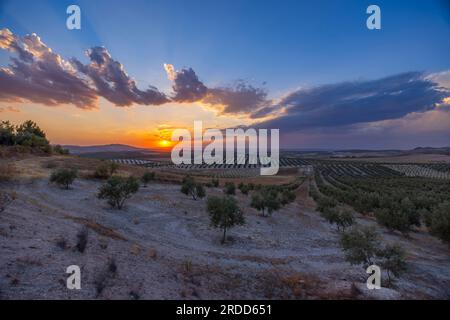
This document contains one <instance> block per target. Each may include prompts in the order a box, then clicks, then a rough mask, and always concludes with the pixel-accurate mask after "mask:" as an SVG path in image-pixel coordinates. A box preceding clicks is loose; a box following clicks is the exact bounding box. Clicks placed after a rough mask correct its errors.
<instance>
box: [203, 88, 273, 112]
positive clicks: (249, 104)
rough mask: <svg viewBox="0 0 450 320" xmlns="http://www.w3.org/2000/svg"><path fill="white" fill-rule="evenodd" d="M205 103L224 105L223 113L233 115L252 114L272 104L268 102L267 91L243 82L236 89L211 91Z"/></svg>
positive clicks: (204, 100) (215, 89)
mask: <svg viewBox="0 0 450 320" xmlns="http://www.w3.org/2000/svg"><path fill="white" fill-rule="evenodd" d="M203 102H205V103H209V104H212V105H223V106H224V109H223V110H222V112H223V113H231V114H239V113H248V114H251V113H254V112H255V111H256V110H259V109H261V108H262V107H265V106H266V105H268V104H269V103H270V102H269V101H268V100H267V91H266V90H264V89H261V88H255V87H253V86H252V85H250V84H247V83H245V82H244V81H242V80H241V81H238V82H237V84H236V85H235V86H234V87H224V88H213V89H209V90H208V94H207V95H206V97H205V98H204V99H203Z"/></svg>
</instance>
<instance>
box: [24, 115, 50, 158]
mask: <svg viewBox="0 0 450 320" xmlns="http://www.w3.org/2000/svg"><path fill="white" fill-rule="evenodd" d="M15 143H16V144H18V145H21V146H25V147H30V148H37V149H40V150H41V151H44V152H46V153H50V152H51V146H50V143H49V142H48V140H47V139H46V136H45V132H44V131H43V130H42V129H41V128H39V126H38V125H37V124H36V123H35V122H33V121H31V120H28V121H25V122H24V123H22V124H21V125H20V126H18V127H16V135H15Z"/></svg>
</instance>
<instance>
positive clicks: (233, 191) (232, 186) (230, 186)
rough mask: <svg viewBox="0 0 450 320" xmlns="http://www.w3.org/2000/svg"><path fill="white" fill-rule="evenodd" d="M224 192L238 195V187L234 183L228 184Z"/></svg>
mask: <svg viewBox="0 0 450 320" xmlns="http://www.w3.org/2000/svg"><path fill="white" fill-rule="evenodd" d="M224 192H225V194H227V195H235V194H236V185H235V184H234V182H226V183H225V189H224Z"/></svg>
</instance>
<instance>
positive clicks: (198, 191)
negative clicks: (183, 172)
mask: <svg viewBox="0 0 450 320" xmlns="http://www.w3.org/2000/svg"><path fill="white" fill-rule="evenodd" d="M181 192H182V193H184V194H185V195H190V196H192V198H193V199H194V200H197V198H200V199H201V198H204V197H205V195H206V193H205V188H204V187H203V186H202V185H201V184H198V183H197V182H195V180H194V178H193V177H191V176H186V177H184V179H183V182H182V185H181Z"/></svg>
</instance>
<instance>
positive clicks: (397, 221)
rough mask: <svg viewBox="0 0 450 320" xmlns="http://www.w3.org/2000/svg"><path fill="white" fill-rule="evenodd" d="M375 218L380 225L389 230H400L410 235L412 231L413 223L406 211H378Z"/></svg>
mask: <svg viewBox="0 0 450 320" xmlns="http://www.w3.org/2000/svg"><path fill="white" fill-rule="evenodd" d="M375 218H376V219H377V222H378V223H379V224H381V225H382V226H385V227H386V228H388V229H389V230H398V231H400V232H401V233H403V234H408V232H409V231H410V229H411V221H410V219H409V216H408V213H407V212H406V211H402V210H399V209H396V208H394V209H393V210H391V209H388V208H381V209H376V210H375Z"/></svg>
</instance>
